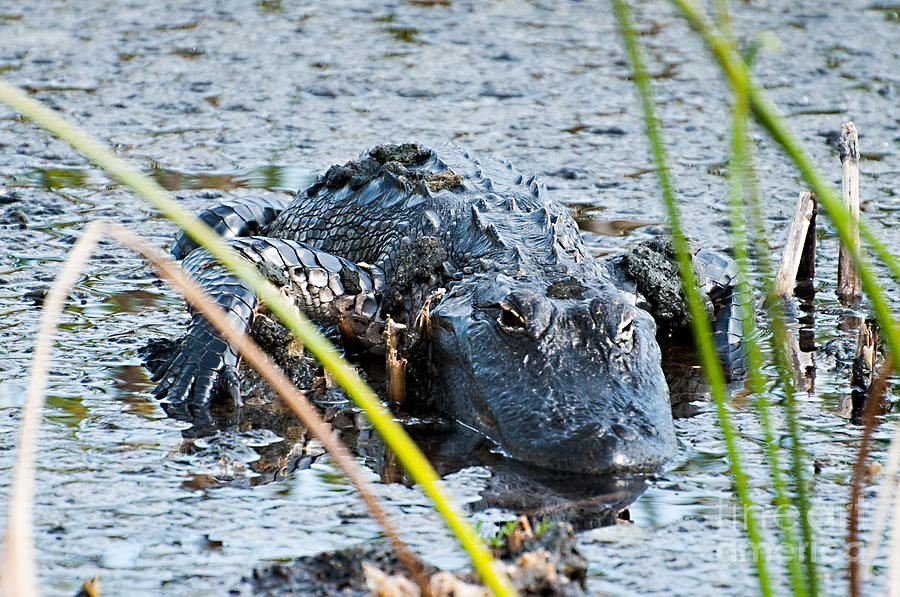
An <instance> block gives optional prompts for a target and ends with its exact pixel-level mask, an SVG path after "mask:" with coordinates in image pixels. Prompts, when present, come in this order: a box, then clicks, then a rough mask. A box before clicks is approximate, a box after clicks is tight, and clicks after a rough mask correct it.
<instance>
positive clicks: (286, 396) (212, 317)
mask: <svg viewBox="0 0 900 597" xmlns="http://www.w3.org/2000/svg"><path fill="white" fill-rule="evenodd" d="M102 225H103V231H104V232H105V233H106V234H108V235H109V236H110V237H112V238H114V239H115V240H117V241H119V242H120V243H122V244H123V245H125V246H127V247H129V248H130V249H132V250H133V251H135V252H136V253H138V254H140V255H141V256H142V257H144V259H146V260H148V261H149V262H150V263H151V264H152V265H153V268H154V269H155V270H156V271H157V273H158V274H159V275H160V277H162V278H164V279H165V280H167V281H168V282H169V283H170V284H171V285H172V286H174V287H176V288H177V289H178V290H179V291H181V293H182V294H183V295H184V297H185V299H186V300H187V302H188V303H190V305H191V306H192V307H193V308H194V309H196V310H197V311H199V312H200V313H202V314H203V317H205V318H206V319H207V321H209V322H210V323H211V324H213V325H214V326H215V328H216V330H217V331H218V332H219V333H220V334H222V336H223V337H224V338H225V339H226V340H227V341H228V343H229V344H231V345H232V346H234V347H235V348H236V349H237V350H238V352H239V353H240V355H241V357H243V358H244V359H245V360H246V361H247V362H248V363H249V364H250V365H251V366H252V367H253V368H254V369H256V370H257V371H258V372H259V374H260V375H261V376H262V377H263V378H264V379H265V380H266V381H267V382H268V383H269V385H270V386H271V387H272V389H274V390H275V392H277V393H278V395H279V396H280V397H281V399H282V400H284V401H285V403H286V404H287V405H288V406H290V407H291V410H293V411H294V413H295V414H296V415H297V417H299V418H300V420H301V421H303V424H304V425H306V427H307V428H308V429H309V431H310V432H312V434H313V435H315V436H316V437H317V438H318V439H319V440H320V441H321V442H322V446H323V447H324V448H325V450H327V451H328V453H329V454H330V455H331V457H332V458H333V459H334V462H335V464H336V465H337V466H338V467H339V468H340V469H341V470H342V471H343V472H344V474H345V475H346V476H347V478H348V479H349V480H350V482H351V483H352V484H353V485H354V486H355V487H356V490H357V491H359V495H360V497H361V498H362V500H363V502H364V503H365V505H366V507H367V508H368V509H369V514H371V515H372V518H374V519H375V522H377V523H378V526H380V527H381V530H382V531H383V532H384V534H385V536H386V537H387V538H388V540H389V541H390V542H391V546H392V548H393V549H394V552H395V553H396V554H397V559H398V560H399V561H400V563H401V564H402V565H403V566H404V567H405V568H406V569H407V570H408V571H409V574H410V576H411V577H412V579H413V580H414V581H415V582H416V584H417V585H419V588H420V589H421V590H422V592H423V594H426V595H427V594H428V580H427V579H426V578H425V575H424V572H423V570H424V567H423V566H422V563H421V561H419V559H418V558H417V557H416V556H415V555H414V554H413V553H412V552H410V551H409V549H408V548H407V546H406V544H405V543H403V541H402V540H401V539H400V536H399V535H398V534H397V530H396V528H395V527H394V525H393V523H392V522H391V520H390V518H389V517H388V515H387V513H386V512H385V511H384V508H383V507H382V505H381V502H380V500H379V499H378V497H377V495H376V494H375V488H374V486H373V485H372V484H371V483H370V482H369V480H368V479H367V478H366V476H365V474H364V473H363V471H362V468H361V467H360V466H359V465H358V464H357V463H356V460H354V459H353V456H352V455H351V454H350V452H349V451H348V450H347V446H346V445H345V444H344V442H342V441H341V440H340V438H339V437H338V436H337V434H335V433H334V431H333V430H332V429H331V426H330V425H329V424H328V423H326V422H325V421H324V420H322V417H321V416H319V413H318V411H317V410H316V408H315V407H314V406H313V405H312V404H310V402H309V400H307V398H306V396H305V394H304V393H303V392H301V391H300V390H298V389H297V388H296V386H294V384H293V383H292V382H291V381H290V380H289V379H288V378H287V376H286V375H285V374H284V372H283V371H282V370H281V369H280V368H279V367H278V366H277V365H275V364H274V363H273V362H272V360H271V359H269V358H268V357H267V356H266V354H265V352H263V350H262V349H261V348H260V347H259V346H258V345H257V344H256V342H254V341H253V340H252V339H251V338H250V337H249V336H248V335H247V334H246V333H245V332H239V331H237V330H236V329H234V328H233V327H231V325H230V324H229V323H228V318H227V316H226V315H225V311H224V310H223V309H222V308H221V307H219V306H218V305H217V304H216V303H215V302H214V301H213V300H212V299H211V298H210V296H209V295H208V294H207V293H206V291H205V290H203V288H202V287H201V286H200V285H199V284H197V283H196V282H195V281H194V280H193V279H191V278H190V276H188V275H187V274H186V273H185V272H184V270H182V269H181V267H180V266H179V265H178V264H176V263H175V262H174V261H172V260H171V259H170V258H168V257H167V256H166V255H165V254H164V253H163V252H162V251H161V250H160V249H159V248H157V247H154V246H153V245H151V244H150V243H148V242H147V241H146V240H144V239H143V238H141V237H140V236H138V235H136V234H135V233H133V232H131V231H130V230H128V229H127V228H124V227H122V226H119V225H118V224H114V223H112V222H102Z"/></svg>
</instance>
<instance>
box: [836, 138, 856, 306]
mask: <svg viewBox="0 0 900 597" xmlns="http://www.w3.org/2000/svg"><path fill="white" fill-rule="evenodd" d="M838 149H839V150H840V155H841V196H842V197H843V199H844V206H846V208H847V211H848V213H849V214H850V216H851V217H852V218H853V221H854V222H855V223H854V226H853V228H854V230H853V244H854V245H855V248H856V250H857V251H858V250H859V225H858V222H859V133H857V131H856V126H854V124H853V123H852V122H847V123H844V124H842V125H841V138H840V141H838ZM859 292H860V282H859V276H858V275H857V274H856V271H855V270H854V269H853V262H852V261H851V260H850V253H849V251H848V250H847V248H846V247H844V245H843V244H842V245H841V250H840V253H839V255H838V290H837V295H838V298H839V299H840V300H841V302H842V303H855V302H857V301H859Z"/></svg>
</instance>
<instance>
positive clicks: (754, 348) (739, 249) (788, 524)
mask: <svg viewBox="0 0 900 597" xmlns="http://www.w3.org/2000/svg"><path fill="white" fill-rule="evenodd" d="M729 22H730V20H729ZM749 113H750V108H749V98H747V96H746V95H741V94H735V97H734V106H733V108H732V117H733V122H732V135H731V161H730V163H729V167H728V194H729V205H730V210H729V211H730V219H731V239H732V246H733V248H734V257H735V261H736V262H737V264H738V277H737V285H736V286H737V288H736V292H737V294H738V296H739V297H740V299H739V300H740V304H742V305H747V306H748V309H749V310H750V312H749V313H746V314H745V317H744V318H743V321H742V324H743V338H742V346H743V349H744V351H745V354H746V356H747V360H748V363H749V366H748V371H747V386H748V387H749V389H750V391H751V393H752V394H753V395H754V396H755V398H756V404H755V406H756V411H757V415H758V416H759V420H760V426H761V427H762V429H763V441H764V450H763V451H764V453H765V457H766V462H767V464H768V469H769V477H770V479H771V482H772V488H773V490H774V493H775V504H776V506H777V507H778V524H779V529H780V531H781V536H782V541H783V544H784V550H785V555H786V556H787V562H788V572H789V575H790V579H791V588H792V589H793V593H794V595H797V596H805V595H806V594H807V591H806V589H807V586H806V580H805V578H804V572H803V567H802V564H801V561H800V546H799V545H798V544H797V540H796V538H795V537H794V532H793V521H792V517H791V516H790V509H791V500H790V498H789V497H788V495H787V487H786V485H785V482H784V478H783V477H782V474H781V464H780V462H779V458H778V444H777V443H776V440H775V434H774V431H773V425H772V421H771V418H770V414H769V401H768V395H767V393H766V387H765V380H764V379H763V375H762V370H763V358H762V353H761V351H760V347H759V344H758V343H757V342H756V325H755V319H756V318H755V317H754V313H753V304H754V303H753V294H752V292H751V291H750V283H749V278H748V274H747V272H748V270H749V258H748V255H747V242H746V234H745V232H744V217H743V216H744V213H743V212H744V208H745V205H744V188H745V178H746V173H747V172H748V171H750V170H751V168H752V167H751V165H750V151H749V147H748V146H747V137H746V127H747V120H748V117H749ZM793 441H794V442H795V443H796V444H799V438H797V437H794V438H793ZM801 482H802V481H801ZM801 510H802V509H801ZM804 515H805V512H804V511H801V516H804Z"/></svg>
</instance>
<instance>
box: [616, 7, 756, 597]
mask: <svg viewBox="0 0 900 597" xmlns="http://www.w3.org/2000/svg"><path fill="white" fill-rule="evenodd" d="M611 1H612V5H613V11H614V12H615V15H616V20H617V21H618V26H619V31H620V34H621V35H622V39H623V41H624V45H625V50H626V53H627V54H628V58H629V62H630V64H631V72H632V76H633V78H634V82H635V86H636V87H637V90H638V93H639V95H640V98H641V106H642V108H643V112H644V126H645V129H646V134H647V138H648V139H649V141H650V147H651V151H652V154H653V158H654V163H655V170H656V175H657V178H658V181H659V186H660V190H661V192H662V196H663V200H664V202H665V207H666V212H667V216H668V223H669V227H670V228H671V231H672V235H673V237H674V240H675V249H676V254H677V256H678V265H679V273H680V276H681V280H682V286H683V287H684V293H685V297H686V299H687V303H688V310H689V312H690V314H691V324H692V325H691V327H692V329H693V333H694V342H695V344H696V346H697V350H698V353H699V355H700V362H701V365H702V367H703V372H704V374H705V375H706V378H707V380H708V381H709V384H710V392H711V394H712V397H713V400H714V402H715V404H716V411H717V413H718V417H719V427H720V429H721V430H722V435H723V437H724V440H725V446H726V449H727V451H728V458H729V461H730V462H731V468H732V472H733V473H734V479H735V488H736V491H737V494H738V497H739V499H740V502H741V509H742V511H743V515H744V523H745V528H746V530H747V536H748V538H749V540H750V546H751V549H752V556H753V560H754V562H755V563H756V570H757V575H758V577H759V584H760V591H761V592H762V594H763V595H766V596H769V595H772V594H773V592H772V587H771V581H770V579H769V572H768V566H767V562H766V557H765V550H764V549H762V546H761V536H760V532H759V527H758V524H757V522H756V515H755V513H754V505H755V504H754V503H753V501H752V499H751V498H750V492H749V486H748V483H747V478H746V475H745V474H744V472H743V469H742V466H741V456H740V451H739V448H738V445H737V437H736V435H735V432H734V429H733V427H732V424H731V417H730V415H729V412H728V408H727V400H728V395H727V388H726V384H725V376H724V374H723V372H722V367H721V365H720V363H719V360H718V356H717V355H716V350H715V347H714V346H713V342H712V329H711V327H710V324H709V320H708V319H707V317H706V313H705V311H704V309H703V307H702V305H701V301H700V295H699V291H698V290H697V283H696V280H695V279H694V273H693V271H692V268H691V260H690V256H689V254H688V251H687V243H686V241H685V238H684V234H683V233H682V230H681V221H680V216H679V212H678V206H677V203H676V200H675V193H674V190H673V187H672V184H671V181H670V179H669V173H668V172H669V171H668V168H667V165H666V164H667V159H666V153H665V148H664V146H663V142H662V134H661V131H660V126H659V121H658V120H657V119H656V116H655V109H654V105H653V99H652V89H651V86H650V79H649V77H648V75H647V71H646V68H645V67H644V62H643V57H642V51H641V48H640V46H639V44H638V41H637V38H636V36H635V33H634V21H633V18H632V14H631V9H630V7H629V6H628V4H627V3H626V2H625V1H624V0H611Z"/></svg>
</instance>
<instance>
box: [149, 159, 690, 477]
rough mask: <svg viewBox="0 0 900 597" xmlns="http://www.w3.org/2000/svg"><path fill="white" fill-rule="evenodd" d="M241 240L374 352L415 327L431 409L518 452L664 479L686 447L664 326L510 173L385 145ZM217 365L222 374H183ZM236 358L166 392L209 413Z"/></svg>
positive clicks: (553, 463) (570, 225)
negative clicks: (384, 333)
mask: <svg viewBox="0 0 900 597" xmlns="http://www.w3.org/2000/svg"><path fill="white" fill-rule="evenodd" d="M273 239H279V240H278V241H277V242H278V243H281V244H279V245H278V246H277V247H275V245H274V244H273V243H275V242H276V241H275V240H273ZM232 242H233V243H235V246H237V247H238V248H239V249H240V250H241V251H242V252H243V253H244V254H245V255H246V256H247V257H248V258H250V259H252V260H254V261H255V262H257V263H258V264H263V265H266V266H267V267H274V268H275V269H278V270H279V271H283V272H284V273H283V276H282V285H283V286H285V288H286V289H287V290H288V291H289V292H291V293H292V295H293V296H295V297H296V298H297V304H298V306H299V307H300V308H302V309H304V310H306V311H307V312H308V313H311V315H312V316H314V317H316V318H319V319H322V320H326V321H333V322H335V323H338V324H340V328H341V330H342V331H343V332H344V333H345V335H347V336H350V337H352V338H354V339H356V340H358V341H360V342H362V343H363V344H364V345H367V346H370V347H372V348H373V349H375V350H378V349H379V348H382V347H381V344H382V342H383V340H382V339H381V334H380V331H381V329H382V326H383V324H384V319H385V318H386V317H387V316H388V315H390V316H391V317H392V318H394V320H395V321H400V322H402V323H405V324H406V325H407V326H408V327H409V334H408V335H407V342H406V344H405V346H404V349H405V351H406V354H407V356H408V357H409V359H410V366H411V368H412V369H413V370H414V371H415V372H417V373H418V379H420V380H427V383H426V384H425V386H424V389H423V391H422V393H423V394H424V396H425V398H426V402H428V404H431V405H433V406H434V407H436V408H437V409H438V410H439V411H440V412H442V413H443V414H445V415H447V416H450V417H453V418H454V419H456V420H458V421H460V422H462V423H463V424H465V425H468V426H469V427H472V428H474V429H477V430H478V431H480V432H481V433H483V434H484V435H486V436H487V437H489V438H491V439H492V440H494V441H495V442H496V443H497V444H498V445H499V446H500V448H501V449H502V450H503V451H505V452H506V453H507V454H508V455H510V456H512V457H514V458H517V459H519V460H522V461H525V462H529V463H533V464H536V465H540V466H544V467H548V468H554V469H561V470H571V471H578V472H594V473H605V472H622V471H629V472H631V471H650V470H657V469H659V468H660V467H661V466H662V465H663V463H665V462H666V461H667V460H668V459H669V458H671V457H672V456H673V454H674V451H675V432H674V426H673V424H672V417H671V409H670V405H669V401H668V390H667V387H666V383H665V380H664V378H663V374H662V370H661V367H660V353H659V347H658V345H657V343H656V339H655V331H656V327H655V324H654V322H653V319H652V318H651V316H650V315H649V314H648V313H647V312H645V311H643V310H642V309H639V308H636V307H635V306H633V302H634V300H633V297H629V296H628V295H626V294H625V293H623V292H622V291H620V290H619V289H617V288H616V287H615V286H614V285H613V283H612V282H611V281H610V279H609V278H608V277H607V275H606V274H605V271H606V270H605V268H604V267H602V266H601V265H600V264H598V263H597V262H595V260H594V258H593V257H592V256H591V255H590V254H589V253H588V251H587V249H586V247H585V245H584V243H583V241H582V239H581V236H580V235H579V232H578V229H577V226H576V225H575V223H574V221H573V220H572V218H571V217H570V216H569V215H568V214H567V213H566V211H565V209H564V208H563V207H562V206H561V205H560V204H559V203H557V202H556V201H555V200H553V199H552V198H551V197H550V195H549V193H548V192H547V190H546V189H545V188H544V187H543V185H542V184H541V183H540V182H539V181H538V180H536V179H535V178H534V177H531V178H528V179H525V178H524V177H523V176H522V175H521V174H519V173H518V172H516V171H515V170H514V169H513V168H512V166H511V165H509V164H508V163H506V162H503V161H501V160H498V159H488V160H484V161H478V160H476V159H473V158H471V157H470V156H469V155H468V154H466V153H464V152H462V151H460V150H458V149H455V148H452V147H449V148H445V149H442V150H441V151H440V152H439V153H438V152H435V151H432V150H429V149H425V148H423V147H421V146H418V145H414V144H407V145H400V146H380V147H376V148H374V149H372V150H371V151H369V152H367V153H365V154H363V155H362V156H361V158H360V159H359V160H357V161H353V162H349V163H347V164H345V165H343V166H334V167H332V168H331V169H329V170H328V171H327V172H326V174H325V175H323V176H322V177H321V178H320V179H319V180H318V181H317V182H316V183H315V184H314V185H313V186H311V187H310V188H309V189H306V190H305V191H301V192H300V193H298V194H297V196H296V197H295V199H294V201H293V202H292V203H291V204H290V205H288V206H287V207H286V208H285V209H284V210H283V211H282V212H281V213H280V215H278V216H277V217H276V218H274V220H272V219H271V218H269V219H268V220H267V221H265V222H262V224H261V226H260V236H259V237H249V238H244V239H241V238H238V239H236V240H234V241H232ZM188 259H189V261H190V262H191V263H192V264H193V265H192V267H194V268H195V269H197V270H198V271H200V269H201V265H202V266H203V268H206V269H204V270H203V271H205V272H207V273H205V274H204V275H205V276H206V277H216V276H218V277H219V278H220V279H219V280H218V281H217V282H216V283H217V284H219V286H221V285H222V282H221V278H222V277H226V276H228V274H227V273H225V272H224V271H223V270H215V271H216V272H217V273H216V274H215V276H213V275H212V274H210V273H208V267H209V259H208V258H207V257H203V256H201V257H195V256H194V254H192V255H191V257H189V258H188ZM360 281H362V282H360ZM229 283H231V282H229ZM210 284H212V282H210ZM239 294H241V296H242V298H246V297H245V296H244V294H246V293H239ZM230 302H233V301H230V299H228V298H227V297H225V298H222V299H220V304H224V305H225V306H226V308H229V304H230ZM243 302H244V303H246V302H249V301H243ZM249 307H250V310H251V311H253V309H255V304H253V305H249ZM242 313H243V311H242ZM250 317H252V315H251V316H249V317H244V318H243V319H241V316H236V319H241V320H242V321H244V322H245V325H246V324H248V323H249V321H250ZM204 323H205V322H204V321H203V320H202V318H196V317H195V322H194V324H193V326H192V330H194V329H197V330H202V331H203V334H205V336H204V338H206V336H210V337H213V336H215V335H214V334H213V333H211V332H210V331H209V330H208V329H207V328H206V327H204ZM190 338H191V333H189V336H188V341H186V343H185V346H187V345H188V344H189V343H190ZM211 342H213V340H211V339H209V338H207V339H205V340H203V341H199V340H198V341H195V342H193V344H191V348H190V349H183V351H182V352H183V353H184V352H185V351H186V350H187V351H189V352H190V351H193V352H197V351H198V350H199V351H201V352H202V350H203V349H202V346H203V345H204V344H207V345H208V344H210V343H211ZM217 348H218V349H219V350H220V352H221V346H217ZM228 350H230V349H228ZM226 352H227V351H226ZM226 357H227V354H226ZM204 359H206V361H208V362H209V363H211V364H212V365H213V366H214V367H215V368H213V369H212V370H210V371H205V370H203V368H202V367H196V366H195V367H193V369H192V370H191V372H189V373H186V369H188V368H186V366H185V364H186V363H196V362H198V361H203V360H204ZM233 360H234V359H233V358H229V359H225V358H220V359H215V358H209V357H208V356H207V355H206V354H205V353H204V354H200V355H197V354H193V353H191V354H187V355H182V358H181V362H180V363H178V362H174V361H173V363H170V364H169V365H168V366H167V367H166V368H165V371H162V372H161V373H160V374H159V377H160V378H162V379H163V383H161V384H160V389H159V391H158V393H159V394H160V395H162V396H166V397H167V398H168V400H169V401H170V403H171V404H172V405H185V404H186V405H187V408H182V409H181V410H180V411H179V412H180V413H181V414H182V415H184V414H185V413H187V414H188V415H189V416H191V417H192V418H194V419H195V420H196V417H197V416H198V414H199V413H202V411H203V409H204V408H206V406H208V402H209V400H210V396H211V394H212V393H213V392H212V389H211V387H212V386H211V384H210V382H209V380H212V385H216V384H218V385H219V386H222V385H223V384H222V381H221V380H227V379H230V378H229V375H230V374H231V373H230V367H231V365H230V363H231V362H232V361H233ZM175 361H178V359H177V358H176V359H175ZM220 361H221V362H220ZM186 378H189V379H187V381H185V379H186ZM198 379H200V380H202V382H203V383H202V384H200V385H201V386H202V387H201V391H200V392H198V391H197V387H198V385H197V380H198ZM225 386H226V387H229V388H233V383H232V384H230V385H228V384H225ZM231 393H232V394H234V391H233V389H232V391H231Z"/></svg>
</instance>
